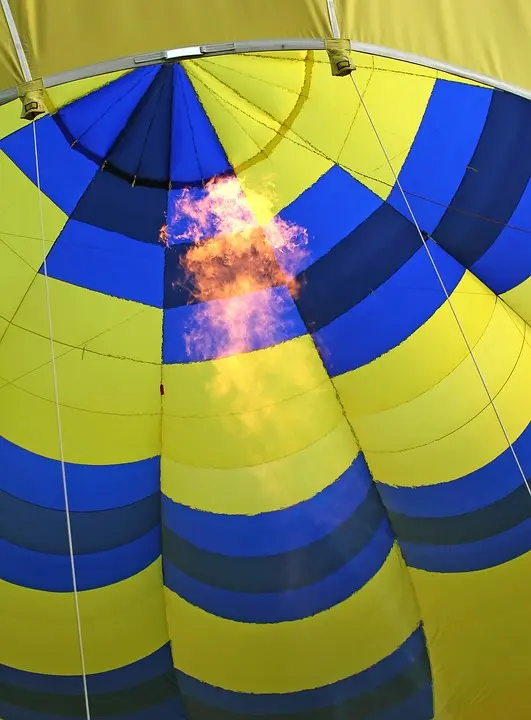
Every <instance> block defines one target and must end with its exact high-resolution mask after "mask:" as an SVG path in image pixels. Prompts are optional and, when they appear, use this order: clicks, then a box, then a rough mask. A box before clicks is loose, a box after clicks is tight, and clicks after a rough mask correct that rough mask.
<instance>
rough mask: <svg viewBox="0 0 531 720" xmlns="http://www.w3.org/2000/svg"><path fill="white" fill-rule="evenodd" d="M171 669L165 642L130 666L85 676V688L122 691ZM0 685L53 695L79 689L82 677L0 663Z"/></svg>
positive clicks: (104, 691)
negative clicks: (49, 673)
mask: <svg viewBox="0 0 531 720" xmlns="http://www.w3.org/2000/svg"><path fill="white" fill-rule="evenodd" d="M172 668H173V661H172V657H171V651H170V645H169V643H168V644H167V645H163V646H162V647H161V648H159V649H158V650H156V651H155V652H154V653H152V654H151V655H148V656H147V657H145V658H142V659H141V660H138V661H137V662H134V663H131V665H126V666H125V667H122V668H118V669H116V670H109V671H108V672H102V673H95V674H94V675H92V674H91V675H89V676H88V677H87V683H88V689H89V692H91V693H106V692H115V691H118V690H124V689H127V688H130V687H133V686H134V685H139V684H141V683H144V682H147V681H148V680H151V679H152V678H154V677H156V676H157V675H162V674H164V673H167V672H168V671H171V670H172ZM0 684H3V685H12V686H16V687H19V688H21V689H23V690H27V691H29V692H49V693H52V694H54V695H58V694H59V695H60V694H63V693H66V694H75V693H78V692H81V689H82V678H81V676H80V675H79V676H66V675H43V674H40V673H32V672H27V671H25V670H17V669H15V668H11V667H8V666H7V665H0Z"/></svg>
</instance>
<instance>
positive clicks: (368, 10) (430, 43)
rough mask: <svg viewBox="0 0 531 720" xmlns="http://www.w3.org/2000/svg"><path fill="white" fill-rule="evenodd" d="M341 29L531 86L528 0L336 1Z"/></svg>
mask: <svg viewBox="0 0 531 720" xmlns="http://www.w3.org/2000/svg"><path fill="white" fill-rule="evenodd" d="M335 5H336V8H337V14H338V20H339V25H340V29H341V34H342V35H343V36H344V37H349V38H351V39H352V40H356V41H358V42H362V43H370V44H373V45H379V46H381V47H386V48H396V49H398V50H401V51H404V52H410V53H414V54H416V55H420V56H424V57H428V58H433V59H434V60H437V61H439V62H446V63H450V64H451V65H454V66H456V67H460V68H465V69H468V70H472V71H474V72H477V73H481V74H483V75H486V76H488V77H492V78H497V79H500V80H503V81H504V82H507V83H511V84H513V85H516V86H518V87H521V88H524V89H527V90H531V43H530V42H529V35H530V32H531V4H530V3H529V2H528V0H445V1H444V2H424V0H335Z"/></svg>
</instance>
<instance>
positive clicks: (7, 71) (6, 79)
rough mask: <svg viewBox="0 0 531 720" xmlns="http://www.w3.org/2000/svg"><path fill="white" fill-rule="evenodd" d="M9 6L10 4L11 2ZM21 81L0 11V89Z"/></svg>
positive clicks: (2, 13)
mask: <svg viewBox="0 0 531 720" xmlns="http://www.w3.org/2000/svg"><path fill="white" fill-rule="evenodd" d="M10 4H12V1H11V0H10ZM23 80H24V73H23V72H22V69H21V67H20V64H19V61H18V57H17V51H16V50H15V46H14V44H13V40H12V39H11V33H10V31H9V27H8V24H7V20H6V17H5V14H4V12H3V11H2V10H0V89H2V90H3V89H4V88H9V87H14V86H15V85H18V83H20V82H23ZM19 114H20V112H19Z"/></svg>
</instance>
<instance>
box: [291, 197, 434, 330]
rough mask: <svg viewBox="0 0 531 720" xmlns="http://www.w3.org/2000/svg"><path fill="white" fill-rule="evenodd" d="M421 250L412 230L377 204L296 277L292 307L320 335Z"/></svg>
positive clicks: (408, 225) (385, 206) (393, 213)
mask: <svg viewBox="0 0 531 720" xmlns="http://www.w3.org/2000/svg"><path fill="white" fill-rule="evenodd" d="M419 247H422V240H421V238H420V236H419V233H418V232H417V229H416V228H415V226H414V225H413V224H412V223H411V222H409V221H408V220H406V218H405V217H404V216H403V215H401V214H400V213H399V212H398V211H397V210H395V209H394V208H392V207H391V206H390V205H387V204H384V205H381V206H380V207H379V208H378V210H376V211H375V212H374V213H373V214H372V215H371V216H370V217H369V218H368V219H367V220H365V222H363V223H362V224H361V225H359V226H358V227H357V228H356V229H355V230H354V231H353V232H351V233H350V235H348V236H347V237H346V238H344V239H343V240H342V241H341V242H339V243H338V244H337V245H335V246H334V247H333V248H332V249H331V250H330V251H329V252H328V253H327V254H326V255H324V256H323V257H321V258H320V259H319V260H317V261H316V262H315V263H314V264H313V265H311V266H310V267H309V268H307V269H306V270H304V271H303V272H302V273H300V275H299V276H298V279H299V281H300V292H299V297H298V298H297V301H296V302H297V306H298V308H299V310H300V313H301V316H302V318H303V320H304V322H305V324H306V326H307V327H308V329H309V330H310V331H311V332H316V331H317V330H320V329H321V328H322V327H324V326H325V325H328V324H329V323H331V322H332V321H333V320H335V319H336V318H337V317H339V316H340V315H342V314H343V313H345V312H346V311H347V310H350V308H352V307H354V305H356V304H357V303H359V302H361V301H362V300H363V299H364V298H366V297H367V295H369V294H370V293H372V292H374V291H375V290H376V289H377V288H379V287H380V285H383V283H384V282H385V281H386V280H388V279H389V278H390V277H391V276H392V275H393V274H394V273H395V272H396V271H397V270H398V269H399V268H401V267H402V265H404V264H405V263H406V262H407V261H408V260H409V259H410V258H411V257H412V256H413V255H414V254H415V253H416V251H417V250H418V249H419Z"/></svg>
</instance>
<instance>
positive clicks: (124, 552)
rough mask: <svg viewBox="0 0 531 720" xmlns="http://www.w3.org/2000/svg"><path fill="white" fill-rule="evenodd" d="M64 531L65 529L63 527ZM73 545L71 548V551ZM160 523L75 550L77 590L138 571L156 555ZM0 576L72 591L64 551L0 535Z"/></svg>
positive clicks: (35, 586)
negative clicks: (106, 544)
mask: <svg viewBox="0 0 531 720" xmlns="http://www.w3.org/2000/svg"><path fill="white" fill-rule="evenodd" d="M65 533H66V530H65ZM75 549H76V548H75V545H74V552H75ZM160 552H161V547H160V527H155V528H154V529H153V530H150V531H149V532H148V533H147V534H146V535H143V536H142V537H139V538H138V539H137V540H133V541H132V542H130V543H128V544H127V545H121V546H119V547H117V548H114V549H112V550H107V551H104V552H96V553H92V554H90V555H77V554H76V579H77V587H78V589H79V590H93V589H94V588H98V587H104V586H106V585H112V584H113V583H117V582H120V581H121V580H125V579H127V578H129V577H132V576H133V575H136V574H137V573H139V572H141V571H142V570H144V569H145V568H147V567H148V565H151V563H153V562H154V561H155V560H156V559H157V558H158V557H159V555H160ZM0 577H1V578H2V580H5V581H7V582H9V583H14V584H15V585H21V586H22V587H27V588H33V589H35V590H44V591H47V592H72V591H73V586H72V568H71V565H70V558H69V557H68V556H66V555H51V554H48V553H41V552H36V551H34V550H27V549H25V548H20V547H17V546H16V545H13V544H11V543H10V542H7V541H6V540H2V539H0Z"/></svg>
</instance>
